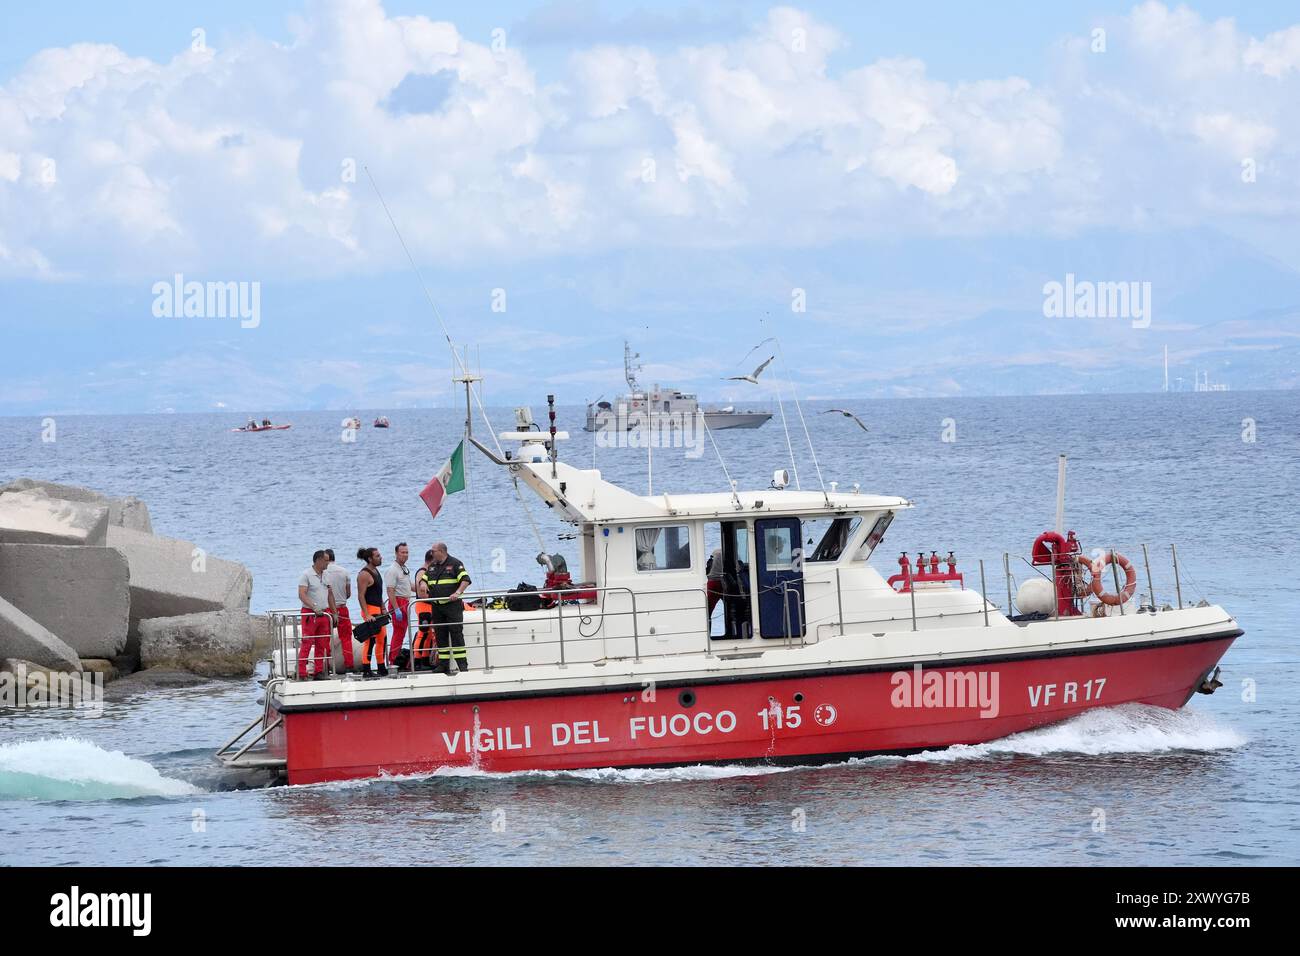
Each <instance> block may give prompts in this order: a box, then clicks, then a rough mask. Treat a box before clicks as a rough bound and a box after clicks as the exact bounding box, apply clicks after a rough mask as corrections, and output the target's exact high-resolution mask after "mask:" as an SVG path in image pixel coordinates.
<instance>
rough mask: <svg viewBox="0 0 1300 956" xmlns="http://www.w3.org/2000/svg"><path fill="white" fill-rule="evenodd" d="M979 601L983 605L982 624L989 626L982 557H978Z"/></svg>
mask: <svg viewBox="0 0 1300 956" xmlns="http://www.w3.org/2000/svg"><path fill="white" fill-rule="evenodd" d="M980 603H982V604H983V605H984V626H985V627H988V626H989V599H988V596H987V595H986V592H985V587H984V559H983V558H980Z"/></svg>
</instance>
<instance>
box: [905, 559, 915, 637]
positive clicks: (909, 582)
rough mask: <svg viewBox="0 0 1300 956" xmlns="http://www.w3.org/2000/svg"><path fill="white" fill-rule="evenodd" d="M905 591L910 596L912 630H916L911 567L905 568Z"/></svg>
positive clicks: (913, 582) (913, 583)
mask: <svg viewBox="0 0 1300 956" xmlns="http://www.w3.org/2000/svg"><path fill="white" fill-rule="evenodd" d="M907 593H908V594H909V595H911V597H912V630H913V631H915V630H916V582H915V581H914V580H913V579H912V569H911V567H910V566H909V567H908V569H907Z"/></svg>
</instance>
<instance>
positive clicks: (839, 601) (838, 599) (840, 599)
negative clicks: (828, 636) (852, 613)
mask: <svg viewBox="0 0 1300 956" xmlns="http://www.w3.org/2000/svg"><path fill="white" fill-rule="evenodd" d="M835 603H836V605H837V606H838V608H839V615H840V637H843V636H844V591H843V589H842V588H841V586H840V569H839V568H836V569H835Z"/></svg>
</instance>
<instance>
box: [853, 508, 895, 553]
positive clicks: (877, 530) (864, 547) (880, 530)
mask: <svg viewBox="0 0 1300 956" xmlns="http://www.w3.org/2000/svg"><path fill="white" fill-rule="evenodd" d="M893 520H894V513H893V512H892V511H886V512H885V513H884V514H883V515H881V516H880V517H879V518H877V519H876V523H875V524H874V525H872V526H871V531H869V532H868V533H867V537H866V538H865V540H863V542H862V544H861V545H860V546H859V547H858V552H857V554H855V555H854V556H853V560H854V561H865V560H867V558H869V557H871V552H872V551H875V550H876V545H878V544H880V542H881V539H883V538H884V537H885V531H886V530H887V529H888V528H889V523H890V522H891V521H893Z"/></svg>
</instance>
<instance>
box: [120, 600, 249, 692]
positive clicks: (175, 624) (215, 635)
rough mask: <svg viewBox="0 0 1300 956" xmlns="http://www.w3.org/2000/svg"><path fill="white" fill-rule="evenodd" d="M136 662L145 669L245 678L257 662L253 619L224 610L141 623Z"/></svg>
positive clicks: (236, 612) (149, 620)
mask: <svg viewBox="0 0 1300 956" xmlns="http://www.w3.org/2000/svg"><path fill="white" fill-rule="evenodd" d="M140 659H141V663H143V664H144V666H145V667H146V668H153V667H170V668H180V669H182V670H187V671H189V672H190V673H193V674H200V675H202V676H205V677H246V676H248V675H249V674H251V673H253V667H254V665H255V664H256V662H257V652H256V650H255V634H254V626H253V619H252V617H251V616H250V615H249V614H248V612H246V611H236V610H224V611H203V612H200V613H198V614H182V615H179V616H176V617H164V618H151V619H148V620H143V621H141V622H140Z"/></svg>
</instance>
